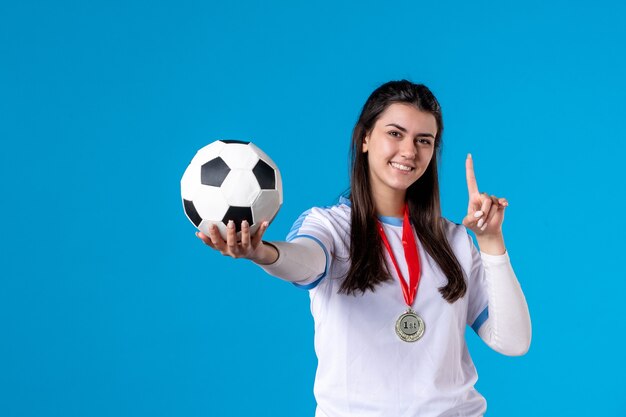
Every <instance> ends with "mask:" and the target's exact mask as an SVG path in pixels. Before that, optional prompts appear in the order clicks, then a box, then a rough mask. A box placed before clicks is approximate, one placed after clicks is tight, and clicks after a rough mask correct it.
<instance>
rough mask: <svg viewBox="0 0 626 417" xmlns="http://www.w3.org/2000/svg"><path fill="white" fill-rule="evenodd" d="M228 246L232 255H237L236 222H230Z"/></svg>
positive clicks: (228, 226) (227, 232)
mask: <svg viewBox="0 0 626 417" xmlns="http://www.w3.org/2000/svg"><path fill="white" fill-rule="evenodd" d="M226 246H227V247H228V250H229V251H230V253H232V254H235V253H237V231H236V230H235V222H234V221H232V220H229V221H228V225H227V226H226Z"/></svg>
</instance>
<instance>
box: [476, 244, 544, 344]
mask: <svg viewBox="0 0 626 417" xmlns="http://www.w3.org/2000/svg"><path fill="white" fill-rule="evenodd" d="M481 248H482V245H481ZM481 250H482V249H481ZM480 257H481V262H482V264H483V267H484V271H485V281H486V286H487V294H488V300H489V301H488V305H489V313H488V314H489V316H488V318H487V320H486V321H485V322H484V323H483V324H482V325H481V326H480V328H479V329H478V335H479V336H480V338H481V339H482V340H483V341H484V342H485V343H486V344H487V345H488V346H489V347H491V348H492V349H493V350H495V351H496V352H499V353H502V354H504V355H509V356H521V355H524V354H525V353H526V352H528V349H529V347H530V341H531V336H532V330H531V323H530V314H529V312H528V305H527V304H526V298H525V297H524V293H523V292H522V289H521V287H520V284H519V282H518V280H517V277H516V276H515V272H514V271H513V268H512V266H511V262H510V259H509V255H508V253H507V252H506V251H505V252H504V253H503V254H502V255H491V254H488V253H485V252H483V251H481V253H480Z"/></svg>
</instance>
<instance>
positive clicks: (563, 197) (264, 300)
mask: <svg viewBox="0 0 626 417" xmlns="http://www.w3.org/2000/svg"><path fill="white" fill-rule="evenodd" d="M229 3H230V4H229ZM434 3H436V4H434ZM622 4H623V3H622V2H618V1H613V2H611V1H595V2H578V1H574V2H572V1H553V2H550V4H549V5H546V4H545V2H543V1H535V0H530V1H525V2H518V3H515V4H508V5H503V4H499V3H497V2H481V1H479V2H461V1H458V2H450V1H444V2H424V1H398V2H392V3H391V4H390V5H384V3H383V2H381V1H379V2H370V1H352V2H344V3H342V4H338V3H336V2H334V1H327V0H324V1H317V2H293V1H290V2H286V1H285V2H274V3H267V2H261V1H258V2H256V1H248V0H244V1H237V2H222V1H219V2H218V1H210V2H195V1H187V0H182V1H176V2H174V1H169V2H164V1H157V2H154V1H150V2H149V1H102V0H96V1H90V2H79V1H68V0H66V1H60V2H36V1H32V0H30V1H29V0H26V1H21V2H8V1H4V2H2V4H1V5H0V62H1V65H0V75H1V77H0V138H1V139H2V149H1V152H0V170H1V179H2V204H1V205H0V207H1V208H0V209H1V210H2V219H3V221H4V223H3V224H2V231H1V233H0V236H1V238H0V244H1V245H2V246H1V248H0V415H2V416H28V417H30V416H63V417H71V416H81V417H82V416H154V417H156V416H210V415H231V416H238V415H256V416H273V417H274V416H296V415H297V416H312V415H313V412H314V408H315V402H314V398H313V393H312V387H313V380H314V373H315V367H316V358H315V354H314V350H313V321H312V317H311V315H310V311H309V299H308V294H307V293H306V292H305V291H302V290H299V289H296V288H295V287H293V286H292V285H290V284H288V283H285V282H283V281H280V280H278V279H276V278H273V277H270V276H268V275H265V274H264V273H263V272H262V271H261V270H260V269H259V268H258V267H256V266H255V265H252V264H250V263H248V262H247V261H241V260H239V261H237V260H232V259H227V258H225V257H222V256H221V255H219V254H218V253H216V252H213V251H211V250H210V249H209V248H207V247H206V246H204V245H203V244H202V243H201V242H200V241H199V240H198V239H197V238H196V237H195V236H194V231H195V229H194V227H193V226H192V225H191V223H189V221H188V220H187V219H186V218H185V216H184V214H183V210H182V204H181V201H180V186H179V181H180V177H181V175H182V173H183V171H184V169H185V168H186V165H187V164H188V162H189V161H190V159H191V157H193V155H194V153H195V151H196V150H197V149H199V148H200V147H202V146H204V145H205V144H207V143H209V142H211V141H213V140H215V139H218V138H226V139H244V140H252V141H253V142H255V143H256V144H257V145H258V146H260V147H261V148H262V149H263V150H264V151H266V152H267V153H268V154H269V155H270V156H271V157H272V158H273V159H274V161H275V162H276V163H277V164H278V166H279V167H280V169H281V172H282V176H283V180H284V205H283V207H282V209H281V211H280V213H279V215H278V217H277V218H276V220H275V222H274V223H273V224H272V226H271V227H270V229H269V230H268V232H267V234H266V238H267V239H269V240H277V239H283V238H284V237H285V235H286V234H287V232H288V230H289V228H290V226H291V224H292V222H293V221H295V219H296V218H297V217H298V215H299V214H300V213H301V212H302V211H304V210H306V209H308V208H310V207H311V206H313V205H326V204H332V203H334V202H335V201H336V199H337V196H338V195H339V194H340V193H341V192H342V191H343V190H344V189H345V188H346V187H347V185H348V176H347V171H348V165H347V159H348V147H349V139H350V134H351V129H352V127H353V125H354V123H355V121H356V118H357V116H358V113H359V111H360V109H361V106H362V105H363V103H364V101H365V99H366V98H367V96H368V95H369V93H370V92H371V91H372V90H373V89H374V88H376V87H377V86H378V85H380V84H381V83H383V82H385V81H388V80H391V79H400V78H408V79H411V80H412V81H415V82H423V83H425V84H426V85H428V86H429V87H430V88H431V89H432V90H433V92H434V93H435V95H436V96H437V97H438V99H439V100H440V102H441V104H442V106H443V110H444V121H445V134H444V143H445V144H444V153H443V169H442V171H441V187H442V205H443V210H444V215H445V216H446V217H447V218H449V219H451V220H453V221H456V222H460V221H461V219H462V218H463V215H464V212H465V210H466V208H467V189H466V183H465V171H464V169H465V165H464V163H465V155H466V154H467V153H468V152H471V153H472V155H473V156H474V161H475V168H476V175H477V179H478V185H479V187H480V189H481V191H487V192H489V193H492V194H496V195H498V196H503V197H506V198H507V199H508V200H509V203H510V206H509V208H507V214H506V219H505V222H504V235H505V241H506V244H507V248H508V250H509V252H510V256H511V259H512V263H513V266H514V268H515V271H516V273H517V276H518V278H519V280H520V282H521V284H522V287H523V289H524V291H525V294H526V297H527V300H528V304H529V307H530V312H531V318H532V322H533V341H532V346H531V349H530V351H529V353H528V354H527V355H526V356H523V357H519V358H509V357H505V356H502V355H500V354H498V353H496V352H494V351H491V350H490V349H489V348H488V347H487V346H486V345H485V344H484V343H482V341H480V339H479V338H478V337H477V336H476V335H475V334H473V332H472V331H471V330H470V331H469V333H468V339H469V344H470V351H471V354H472V357H473V359H474V362H475V364H476V366H477V369H478V372H479V377H480V379H479V382H478V385H477V388H478V390H479V391H480V392H481V393H482V394H483V395H485V397H486V398H487V401H488V415H491V416H510V417H514V416H528V415H542V416H588V415H597V416H624V415H626V397H625V396H624V392H625V390H624V388H625V385H624V380H623V374H624V372H626V359H625V356H624V354H623V349H624V347H623V346H624V335H625V334H626V332H625V330H626V326H625V325H624V323H625V321H624V318H623V314H622V309H623V308H622V307H620V304H621V303H623V298H624V293H625V291H626V276H625V274H624V269H623V267H620V266H619V259H620V258H621V256H620V255H622V253H621V252H622V249H623V247H624V245H623V243H622V239H623V236H624V234H625V232H626V230H625V226H624V221H623V219H622V218H621V217H620V216H622V214H621V211H620V210H621V208H622V207H623V200H624V199H623V192H624V188H623V180H624V175H623V171H622V169H623V155H624V151H625V150H626V146H625V144H624V141H625V138H626V129H625V128H624V124H623V119H624V115H625V114H626V113H625V110H626V108H625V107H626V106H625V105H624V95H625V93H626V85H625V81H624V74H625V73H626V60H625V55H624V44H625V41H626V30H625V29H624V25H623V16H624V14H625V12H626V7H624V6H623V5H622ZM620 190H621V191H620ZM242 322H245V323H246V324H247V325H249V331H246V332H241V331H239V328H240V327H239V325H240V324H241V323H242Z"/></svg>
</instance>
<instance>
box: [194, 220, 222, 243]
mask: <svg viewBox="0 0 626 417" xmlns="http://www.w3.org/2000/svg"><path fill="white" fill-rule="evenodd" d="M212 224H215V225H216V226H217V228H218V229H219V231H220V234H221V235H222V238H223V239H224V240H226V225H225V224H224V223H222V222H213V221H211V220H202V223H200V226H198V230H200V231H201V232H202V233H204V234H205V235H207V236H210V235H209V233H210V231H209V226H211V225H212Z"/></svg>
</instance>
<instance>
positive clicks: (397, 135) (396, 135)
mask: <svg viewBox="0 0 626 417" xmlns="http://www.w3.org/2000/svg"><path fill="white" fill-rule="evenodd" d="M389 134H390V135H391V136H393V137H394V138H399V137H400V136H401V135H400V132H398V131H396V130H392V131H390V132H389Z"/></svg>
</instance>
